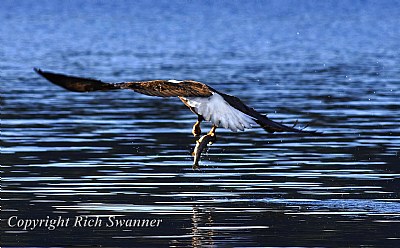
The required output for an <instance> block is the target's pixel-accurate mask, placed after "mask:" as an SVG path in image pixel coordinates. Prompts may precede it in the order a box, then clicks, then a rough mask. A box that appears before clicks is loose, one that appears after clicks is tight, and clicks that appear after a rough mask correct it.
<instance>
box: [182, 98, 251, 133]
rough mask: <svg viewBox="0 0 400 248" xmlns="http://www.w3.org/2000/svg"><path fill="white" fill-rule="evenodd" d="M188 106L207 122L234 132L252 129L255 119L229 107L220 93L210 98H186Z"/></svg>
mask: <svg viewBox="0 0 400 248" xmlns="http://www.w3.org/2000/svg"><path fill="white" fill-rule="evenodd" d="M186 99H187V101H188V104H189V105H190V106H191V107H193V108H194V109H195V110H196V112H197V113H198V114H199V115H201V116H203V118H204V119H205V120H206V121H211V122H212V123H213V124H214V125H216V126H217V127H224V128H226V129H230V130H232V131H234V132H237V131H238V130H240V131H244V129H250V128H252V125H256V122H255V121H254V119H253V118H252V117H250V116H248V115H246V114H244V113H242V112H241V111H239V110H237V109H235V108H234V107H232V106H231V105H229V104H228V103H227V102H226V101H225V100H224V98H223V97H222V96H221V95H219V94H218V93H213V95H212V96H210V97H186Z"/></svg>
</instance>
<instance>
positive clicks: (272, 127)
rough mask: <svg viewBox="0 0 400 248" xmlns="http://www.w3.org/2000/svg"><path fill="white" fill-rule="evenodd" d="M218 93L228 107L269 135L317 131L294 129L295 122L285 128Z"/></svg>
mask: <svg viewBox="0 0 400 248" xmlns="http://www.w3.org/2000/svg"><path fill="white" fill-rule="evenodd" d="M218 93H219V94H220V95H221V96H222V97H223V98H224V100H225V101H226V102H228V103H229V105H231V106H232V107H234V108H235V109H237V110H239V111H240V112H242V113H244V114H246V115H248V116H251V117H253V118H254V119H255V122H256V123H257V124H258V125H260V126H261V127H262V128H263V129H264V130H265V131H267V132H269V133H274V132H296V133H312V134H316V133H317V131H314V130H312V131H308V130H304V129H305V128H306V127H307V126H305V127H303V128H302V129H298V128H295V126H296V125H297V122H296V123H295V124H294V125H293V126H292V127H290V126H286V125H284V124H281V123H279V122H275V121H273V120H271V119H269V118H268V117H267V116H266V115H263V114H260V113H259V112H257V111H256V110H255V109H253V108H250V107H249V106H247V105H246V104H244V103H243V102H242V101H241V100H240V99H239V98H237V97H235V96H231V95H227V94H224V93H221V92H218Z"/></svg>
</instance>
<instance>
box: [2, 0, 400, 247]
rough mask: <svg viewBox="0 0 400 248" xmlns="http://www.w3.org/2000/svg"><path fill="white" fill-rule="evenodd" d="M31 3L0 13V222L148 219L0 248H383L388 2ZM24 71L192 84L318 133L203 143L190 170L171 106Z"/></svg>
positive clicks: (391, 170) (394, 97)
mask: <svg viewBox="0 0 400 248" xmlns="http://www.w3.org/2000/svg"><path fill="white" fill-rule="evenodd" d="M135 2H136V1H135ZM389 2H390V1H389ZM33 3H34V2H30V1H27V2H23V3H22V5H20V6H19V7H18V8H17V7H16V6H14V5H13V4H12V3H10V2H7V1H6V2H4V4H5V5H7V6H6V8H0V9H2V10H0V14H1V16H0V19H1V20H2V23H5V24H6V25H4V26H3V27H2V29H5V30H3V31H4V32H3V33H7V34H9V35H10V36H11V37H10V38H11V39H7V40H5V39H2V38H0V39H1V42H3V43H4V44H3V51H2V52H0V57H8V58H11V60H6V59H4V60H2V61H3V62H0V69H1V71H2V82H1V91H2V96H1V99H0V100H1V104H2V130H1V143H2V149H1V154H2V165H3V166H2V170H3V175H2V199H3V204H2V207H3V208H2V215H3V216H2V219H3V220H4V219H7V218H8V217H9V216H12V215H18V216H21V217H23V216H24V217H27V218H45V217H46V216H53V217H56V216H59V215H61V216H66V217H68V216H69V217H73V216H79V215H89V216H110V215H114V216H122V217H126V218H150V219H151V218H155V217H156V218H161V219H162V220H163V222H162V225H161V226H160V227H159V228H157V229H140V228H136V229H132V228H121V229H104V228H97V229H91V228H86V229H79V230H78V229H60V230H54V231H49V230H47V229H37V230H35V231H34V232H33V231H24V230H21V229H18V228H10V227H7V225H6V222H4V221H2V230H3V231H4V232H3V231H2V240H3V243H5V245H9V246H17V245H20V246H21V245H22V246H27V245H30V246H32V245H38V246H39V245H53V246H68V245H77V244H79V245H88V246H92V245H100V244H101V245H105V246H132V244H137V245H139V246H140V245H141V246H151V247H156V246H173V247H192V246H193V247H213V246H216V247H219V246H224V247H233V246H237V247H245V246H259V245H266V246H361V245H365V246H370V245H372V246H374V245H377V246H384V245H386V246H392V247H393V246H394V245H395V244H396V243H398V242H399V239H400V233H399V231H398V230H400V228H399V223H400V217H399V216H400V202H399V201H400V198H399V188H400V185H399V178H400V170H399V168H398V165H399V161H400V160H399V150H400V139H399V137H400V127H399V123H400V115H399V114H398V110H399V109H400V105H399V103H398V92H399V91H400V84H399V82H400V79H399V75H400V71H399V68H398V66H397V65H398V63H397V62H398V61H397V60H398V49H397V46H395V44H396V45H397V44H398V38H399V37H400V36H399V33H398V32H397V31H395V30H398V29H396V27H397V23H398V22H397V21H396V20H398V19H396V18H397V16H399V15H397V14H396V13H393V12H396V11H395V9H396V8H392V6H391V5H390V4H389V5H386V4H387V3H386V2H385V3H381V5H379V6H378V7H377V6H375V5H377V4H378V3H374V4H375V5H374V4H371V3H365V5H362V4H360V6H358V7H357V6H356V7H354V6H344V5H343V4H339V5H333V6H331V5H332V4H328V3H327V6H325V5H324V6H319V7H318V6H315V4H311V5H308V4H306V3H302V4H304V6H303V5H302V6H297V7H296V8H295V7H294V6H292V5H290V4H283V5H282V6H286V7H285V10H284V9H282V7H280V6H281V5H280V4H278V3H277V2H274V1H271V2H269V3H258V5H259V6H253V5H246V4H244V3H243V4H244V5H243V4H241V5H240V6H239V4H238V3H233V4H230V5H224V6H214V5H219V4H218V3H215V4H214V3H213V4H211V5H212V6H208V5H204V4H201V3H199V2H194V3H193V5H182V4H178V3H176V4H170V3H168V4H160V5H157V6H149V4H148V3H147V1H145V2H137V3H136V5H134V4H133V3H130V2H129V3H128V2H126V3H125V4H124V5H120V4H121V3H101V4H100V3H94V2H93V3H92V2H90V3H88V2H84V4H79V2H73V3H68V4H66V3H64V2H60V3H59V4H60V5H57V4H55V3H54V2H53V1H49V2H46V1H44V2H43V4H42V5H37V4H33ZM310 3H313V1H310ZM2 4H3V3H2ZM392 4H394V3H392ZM342 5H343V6H342ZM356 5H357V4H356ZM294 8H295V9H294ZM314 8H315V9H314ZM354 8H356V9H354ZM3 9H8V10H10V11H13V14H9V13H6V12H5V11H4V10H3ZM27 9H29V11H26V10H27ZM77 9H80V11H81V12H80V11H77ZM216 9H219V11H218V12H216ZM266 9H267V10H268V11H264V10H266ZM331 9H333V10H335V11H334V13H333V12H332V11H331ZM397 9H398V8H397ZM55 10H57V11H55ZM71 10H73V11H71ZM105 10H106V11H105ZM177 10H179V11H177ZM183 10H185V11H183ZM197 10H199V12H198V11H197ZM261 10H263V11H261ZM295 10H296V11H295ZM339 10H340V11H339ZM359 10H360V11H359ZM361 10H362V11H361ZM287 11H289V12H287ZM170 13H179V14H178V17H177V16H176V15H170ZM194 13H196V15H194ZM249 13H251V14H250V15H249ZM288 13H291V14H290V15H288ZM310 13H313V14H310ZM320 13H323V15H322V16H320ZM349 13H353V14H351V15H350V14H349ZM377 13H378V14H379V13H380V14H382V15H381V16H379V18H378V17H377V15H378V14H377ZM71 14H72V15H73V16H74V18H69V17H70V15H71ZM189 14H192V15H189ZM129 16H138V17H141V18H136V20H135V21H128V20H129V18H128V17H129ZM67 17H68V18H67ZM339 17H340V18H339ZM60 18H61V19H60ZM99 20H101V22H100V21H99ZM210 20H212V22H210ZM182 21H184V22H185V25H183V26H182V24H181V22H182ZM105 23H107V24H105ZM151 23H158V24H157V25H156V26H152V25H150V24H151ZM104 25H106V27H105V26H104ZM232 25H233V26H234V27H235V29H233V28H227V27H230V26H232ZM150 26H151V27H152V28H153V29H150V28H148V29H146V28H145V29H144V28H143V27H150ZM206 26H207V27H208V28H204V27H206ZM187 27H191V28H190V30H189V29H188V28H187ZM373 27H375V28H373ZM32 28H33V29H35V30H36V32H38V33H35V34H33V33H32V32H33V31H31V29H32ZM338 32H339V33H340V35H338ZM396 32H397V33H396ZM243 33H246V34H247V35H239V36H238V35H237V34H243ZM75 37H80V38H81V39H76V38H75ZM99 37H102V38H99ZM170 37H175V38H174V39H170ZM371 37H374V39H372V38H371ZM71 38H74V39H73V40H74V42H71V40H69V39H71ZM167 38H168V39H167ZM383 40H384V41H385V42H382V41H383ZM11 41H12V43H11ZM27 41H31V42H27ZM161 41H162V42H161ZM333 41H334V42H333ZM128 44H129V46H128ZM395 48H396V49H395ZM28 58H29V59H28ZM4 61H9V62H4ZM27 61H29V62H27ZM33 66H39V67H42V68H44V69H51V70H55V71H60V72H66V73H70V74H78V75H82V76H92V77H99V78H101V79H104V80H110V81H124V80H129V79H149V78H150V79H153V78H176V79H186V78H190V79H197V80H199V81H204V82H206V83H210V84H211V85H212V86H213V87H215V88H217V89H219V90H221V91H224V92H227V93H231V94H234V95H237V96H239V97H240V98H242V99H243V101H245V102H246V103H248V104H249V105H251V106H252V107H254V108H255V109H257V110H260V111H262V112H266V113H269V117H270V118H272V119H274V120H277V121H282V122H284V123H288V124H290V123H293V122H294V121H295V120H296V119H299V122H300V123H308V122H312V123H311V127H312V128H315V129H318V130H319V131H322V132H323V135H319V136H305V135H302V136H299V135H297V134H289V133H287V134H267V133H265V132H264V131H263V130H261V129H253V130H250V131H247V132H239V133H232V132H229V131H226V130H220V129H218V130H217V138H218V141H217V142H216V143H215V144H213V145H212V146H210V148H209V149H208V151H207V152H206V153H205V154H204V156H202V167H201V171H193V170H192V161H193V160H192V157H191V155H190V153H191V151H192V150H193V148H194V141H195V138H194V137H192V134H191V127H192V125H193V124H194V122H195V120H196V116H194V115H193V114H192V113H190V111H188V110H187V109H186V107H185V106H183V105H182V104H181V103H180V101H179V100H178V99H156V98H151V97H147V96H141V95H137V94H134V93H133V92H130V91H118V92H99V93H97V92H94V93H91V94H77V93H71V92H66V91H63V90H62V89H60V88H58V87H56V86H53V85H51V84H49V83H47V82H46V81H44V80H43V79H41V78H38V77H37V76H36V75H35V74H34V73H33V72H32V71H31V68H32V67H33ZM209 127H210V126H209V124H206V125H205V126H204V127H203V130H207V129H208V128H209ZM51 237H53V238H51Z"/></svg>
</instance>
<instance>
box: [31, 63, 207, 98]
mask: <svg viewBox="0 0 400 248" xmlns="http://www.w3.org/2000/svg"><path fill="white" fill-rule="evenodd" d="M34 70H35V71H36V72H37V73H38V74H39V75H41V76H42V77H44V78H46V79H47V80H49V81H50V82H52V83H54V84H56V85H59V86H61V87H63V88H65V89H67V90H70V91H75V92H89V91H106V90H117V89H131V90H134V91H136V92H138V93H141V94H144V95H149V96H160V97H173V96H187V97H208V96H211V94H212V92H211V90H210V88H209V87H208V86H207V85H205V84H203V83H200V82H196V81H192V80H185V81H176V80H151V81H139V82H122V83H105V82H102V81H100V80H96V79H91V78H82V77H75V76H69V75H64V74H59V73H53V72H47V71H42V70H40V69H37V68H34Z"/></svg>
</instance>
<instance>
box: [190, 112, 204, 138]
mask: <svg viewBox="0 0 400 248" xmlns="http://www.w3.org/2000/svg"><path fill="white" fill-rule="evenodd" d="M203 120H204V119H203V117H202V116H201V115H198V116H197V121H196V123H195V124H194V125H193V129H192V134H193V136H194V137H198V136H200V134H201V128H200V123H201V122H202V121H203Z"/></svg>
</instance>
